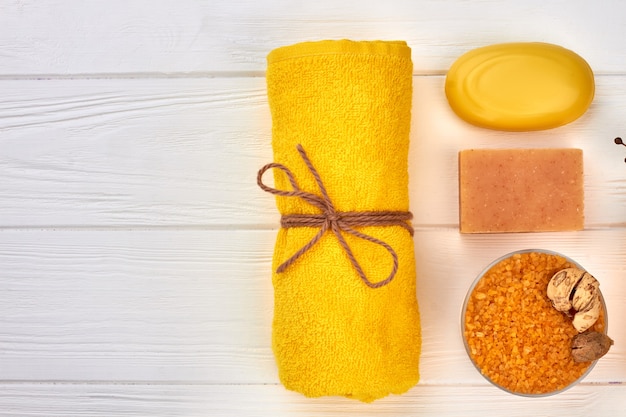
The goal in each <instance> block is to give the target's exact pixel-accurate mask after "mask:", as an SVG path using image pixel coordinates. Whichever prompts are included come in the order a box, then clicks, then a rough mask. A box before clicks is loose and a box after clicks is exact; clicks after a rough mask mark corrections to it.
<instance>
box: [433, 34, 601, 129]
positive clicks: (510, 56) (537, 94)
mask: <svg viewBox="0 0 626 417" xmlns="http://www.w3.org/2000/svg"><path fill="white" fill-rule="evenodd" d="M445 92H446V97H447V99H448V102H449V103H450V107H452V109H453V110H454V112H455V113H456V114H457V115H458V116H459V117H461V118H462V119H464V120H465V121H467V122H469V123H472V124H474V125H476V126H480V127H485V128H489V129H497V130H507V131H529V130H542V129H550V128H555V127H558V126H562V125H564V124H567V123H570V122H572V121H574V120H576V119H577V118H579V117H580V116H581V115H582V114H584V113H585V112H586V111H587V109H588V108H589V106H590V104H591V102H592V101H593V97H594V93H595V82H594V77H593V71H592V70H591V67H590V66H589V64H588V63H587V62H586V61H585V60H584V59H583V58H581V57H580V56H579V55H577V54H576V53H574V52H572V51H570V50H568V49H565V48H563V47H560V46H557V45H552V44H548V43H539V42H527V43H525V42H520V43H503V44H496V45H490V46H486V47H482V48H477V49H474V50H472V51H470V52H468V53H466V54H464V55H462V56H461V57H460V58H459V59H458V60H457V61H456V62H454V64H453V65H452V66H451V67H450V70H449V71H448V74H447V76H446V84H445Z"/></svg>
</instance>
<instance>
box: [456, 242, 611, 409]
mask: <svg viewBox="0 0 626 417" xmlns="http://www.w3.org/2000/svg"><path fill="white" fill-rule="evenodd" d="M568 267H576V268H579V269H582V270H584V268H583V267H582V266H581V265H580V264H578V263H577V262H576V261H574V260H573V259H571V258H569V257H567V256H565V255H562V254H560V253H557V252H553V251H549V250H544V249H524V250H519V251H515V252H511V253H508V254H506V255H504V256H502V257H500V258H498V259H496V260H494V261H493V262H491V263H490V264H489V265H488V266H487V267H486V268H485V269H484V270H483V271H482V272H481V273H480V274H479V275H478V277H477V278H476V279H475V280H474V282H473V283H472V285H471V286H470V288H469V290H468V292H467V295H466V297H465V301H464V303H463V310H462V313H461V336H462V338H463V343H464V345H465V349H466V351H467V354H468V356H469V358H470V360H471V361H472V363H473V364H474V366H475V367H476V369H477V370H478V372H480V373H481V375H483V377H485V378H486V379H487V380H488V381H489V382H490V383H492V384H493V385H495V386H496V387H498V388H500V389H502V390H504V391H506V392H509V393H511V394H516V395H521V396H527V397H543V396H548V395H554V394H557V393H559V392H562V391H565V390H567V389H569V388H571V387H573V386H574V385H576V384H577V383H579V382H580V381H581V380H583V379H584V378H585V377H586V376H587V375H588V374H589V372H591V370H592V369H593V367H594V366H595V364H596V362H597V360H596V361H593V362H584V363H575V362H574V361H573V359H572V358H571V353H570V352H571V338H572V337H573V336H574V335H575V334H577V333H578V332H577V331H576V329H575V328H574V326H573V325H572V323H571V318H568V317H567V316H566V315H565V314H563V313H561V312H559V311H557V310H556V309H554V308H553V307H552V304H551V302H550V300H549V299H548V297H547V295H546V289H547V284H548V282H549V280H550V278H551V277H552V275H554V273H556V272H557V271H559V270H561V269H564V268H568ZM592 275H593V274H592ZM474 293H475V294H474ZM600 300H601V305H602V310H601V314H600V318H599V319H598V321H597V322H596V323H595V324H594V325H593V326H592V327H591V329H590V330H596V331H599V332H602V333H606V329H607V310H606V305H605V303H604V298H603V297H602V294H601V293H600ZM468 309H469V310H468Z"/></svg>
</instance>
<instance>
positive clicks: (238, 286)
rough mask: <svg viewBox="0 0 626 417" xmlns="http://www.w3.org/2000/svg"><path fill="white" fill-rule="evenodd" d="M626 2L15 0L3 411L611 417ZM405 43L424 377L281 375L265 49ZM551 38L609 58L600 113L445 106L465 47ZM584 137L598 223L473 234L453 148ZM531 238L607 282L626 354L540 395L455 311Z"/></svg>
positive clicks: (621, 311) (618, 389) (7, 84)
mask: <svg viewBox="0 0 626 417" xmlns="http://www.w3.org/2000/svg"><path fill="white" fill-rule="evenodd" d="M625 19H626V3H623V2H622V1H620V0H603V1H592V0H588V1H583V0H556V1H546V0H527V1H495V0H480V1H479V0H473V1H469V0H420V1H409V0H386V1H381V2H380V3H377V2H368V1H360V0H358V1H357V0H350V1H341V0H318V1H314V2H299V1H289V0H271V1H270V0H266V1H261V0H248V1H233V0H205V1H191V0H171V1H169V0H158V1H149V0H129V1H127V0H124V1H122V0H108V1H84V2H80V1H73V2H69V1H61V0H48V1H34V0H32V1H18V0H15V1H8V0H1V1H0V92H1V94H0V416H11V417H21V416H46V417H50V416H184V417H190V416H273V417H274V416H331V415H333V416H334V415H352V416H369V415H372V416H374V415H376V416H378V415H384V416H415V415H439V416H461V415H463V416H500V415H504V414H505V413H506V415H508V416H512V417H514V416H528V415H535V416H548V415H554V416H557V415H559V416H560V415H567V416H568V417H574V416H585V417H589V416H616V415H622V414H623V413H625V412H626V385H625V384H626V327H625V326H626V323H624V320H625V317H626V204H625V203H626V164H625V163H624V158H625V157H626V148H624V147H621V146H617V145H615V144H614V143H613V138H614V137H616V136H619V135H624V136H626V41H625V39H626V20H625ZM342 38H349V39H354V40H370V39H385V40H392V39H393V40H406V41H407V42H408V43H409V45H410V47H411V48H412V51H413V62H414V65H415V74H414V75H415V76H414V88H415V93H414V105H413V123H412V132H411V140H412V142H411V150H410V175H411V184H410V195H411V208H412V211H413V213H414V214H415V227H416V230H417V233H416V236H415V249H416V256H417V265H418V299H419V302H420V308H421V313H422V325H423V355H422V360H421V374H422V379H421V381H420V383H419V385H417V386H416V387H415V388H413V389H412V390H411V391H410V392H408V393H407V394H405V395H402V396H391V397H387V398H385V399H383V400H380V401H377V402H375V403H373V404H369V405H368V404H361V403H358V402H356V401H352V400H347V399H343V398H321V399H307V398H304V397H302V396H301V395H299V394H297V393H293V392H289V391H287V390H285V389H284V388H283V386H282V385H280V383H279V381H278V377H277V372H276V366H275V364H274V359H273V356H272V352H271V348H270V335H271V333H270V332H271V320H272V303H273V293H272V287H271V282H270V261H271V255H272V250H273V244H274V239H275V235H276V232H277V226H278V215H277V212H276V209H275V207H274V199H273V198H272V197H271V196H269V195H267V194H265V193H263V192H262V191H261V190H259V189H258V188H257V186H256V184H255V176H256V172H257V170H258V169H259V168H260V167H261V166H262V165H264V164H265V163H267V162H270V161H271V159H272V153H271V148H270V139H271V120H270V114H269V109H268V105H267V98H266V88H265V78H264V74H265V69H266V62H265V57H266V55H267V53H268V52H269V51H270V50H272V49H273V48H275V47H279V46H283V45H287V44H292V43H295V42H299V41H305V40H319V39H342ZM508 41H543V42H550V43H556V44H559V45H562V46H564V47H567V48H570V49H572V50H574V51H575V52H577V53H578V54H580V55H581V56H583V57H584V58H585V59H586V60H587V61H588V62H589V64H590V65H591V66H592V68H593V69H594V71H595V74H596V84H597V92H596V98H595V101H594V103H593V104H592V106H591V108H590V110H589V111H588V112H587V113H586V114H585V115H584V116H583V117H582V118H580V119H579V120H577V121H576V122H574V123H572V124H570V125H567V126H564V127H561V128H558V129H554V130H549V131H542V132H536V133H503V132H495V131H487V130H484V129H479V128H475V127H472V126H470V125H468V124H466V123H464V122H463V121H461V120H460V119H458V118H457V117H456V116H455V115H454V114H453V113H452V112H451V110H450V109H449V107H448V105H447V102H446V100H445V96H444V93H443V85H444V80H445V74H446V71H447V68H449V66H450V65H451V64H452V63H453V62H454V60H455V59H456V58H458V57H459V56H460V55H461V54H463V53H464V52H466V51H468V50H470V49H473V48H476V47H479V46H484V45H489V44H493V43H500V42H508ZM552 146H563V147H580V148H582V149H583V151H584V158H585V169H586V172H585V193H586V201H585V203H586V214H587V218H586V228H585V230H584V231H583V232H577V233H539V234H510V235H498V236H461V235H460V234H459V232H458V219H457V217H458V208H457V205H458V198H457V193H458V188H457V167H456V155H457V152H458V151H459V150H461V149H465V148H471V147H552ZM523 248H545V249H551V250H555V251H559V252H562V253H565V254H567V255H569V256H571V257H573V258H575V259H576V260H577V261H578V262H580V263H581V264H582V265H584V266H585V267H586V268H587V269H588V270H589V271H591V272H592V273H593V274H594V275H595V276H596V277H597V278H598V279H599V280H600V281H601V288H602V290H603V293H604V295H605V298H606V302H607V305H608V312H609V334H610V335H611V336H612V337H613V339H614V340H615V346H614V347H613V349H612V350H611V352H610V353H609V354H608V355H607V356H606V357H605V358H603V359H602V360H601V361H600V362H599V363H598V365H597V366H596V368H595V369H594V370H593V372H592V373H591V374H590V375H589V376H588V377H587V378H586V379H585V380H584V382H583V383H582V384H580V385H579V386H577V387H575V388H573V389H571V390H568V391H566V392H564V393H562V394H559V395H556V396H553V397H548V398H541V399H529V398H523V397H518V396H513V395H509V394H506V393H504V392H502V391H500V390H498V389H496V388H494V387H492V386H490V385H489V384H488V383H487V382H485V380H484V379H483V378H482V377H481V376H480V375H479V374H478V372H477V371H476V370H475V369H474V368H473V366H472V365H471V364H470V362H469V360H468V358H467V355H466V353H465V351H464V348H463V344H462V340H461V336H460V309H461V304H462V302H463V298H464V295H465V292H466V290H467V288H468V287H469V285H470V283H471V282H472V281H473V280H474V278H475V276H476V274H477V273H478V272H479V271H480V270H481V269H482V268H483V267H484V266H485V265H487V264H488V263H489V262H490V261H491V260H492V259H494V258H496V257H498V256H501V255H503V254H505V253H507V252H509V251H512V250H516V249H523Z"/></svg>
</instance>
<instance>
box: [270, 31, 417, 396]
mask: <svg viewBox="0 0 626 417" xmlns="http://www.w3.org/2000/svg"><path fill="white" fill-rule="evenodd" d="M267 59H268V70H267V92H268V98H269V105H270V110H271V114H272V147H273V151H274V161H275V162H274V163H272V164H268V165H266V166H265V167H264V168H263V169H262V170H261V171H260V172H259V176H258V183H259V185H260V186H261V188H263V189H264V190H265V191H269V192H271V193H273V194H275V195H276V196H277V197H276V204H277V207H278V210H279V212H280V213H281V214H282V215H283V216H282V228H281V229H280V230H279V232H278V236H277V240H276V246H275V251H274V258H273V270H274V272H273V276H272V281H273V286H274V321H273V336H272V344H273V350H274V354H275V357H276V362H277V365H278V371H279V376H280V379H281V382H282V383H283V384H284V386H285V387H286V388H288V389H291V390H295V391H298V392H300V393H302V394H304V395H306V396H309V397H319V396H328V395H341V396H346V397H350V398H355V399H358V400H361V401H365V402H370V401H373V400H375V399H377V398H381V397H384V396H386V395H388V394H391V393H393V394H401V393H404V392H406V391H407V390H408V389H410V388H411V387H413V386H414V385H415V384H416V383H417V382H418V380H419V356H420V348H421V335H420V331H421V330H420V321H419V310H418V304H417V296H416V279H415V257H414V247H413V238H412V228H411V226H410V218H411V216H410V213H409V212H408V210H409V198H408V167H407V165H408V163H407V160H408V147H409V129H410V120H411V97H412V69H413V65H412V62H411V50H410V48H409V47H408V46H407V45H406V43H405V42H383V41H374V42H354V41H348V40H341V41H321V42H305V43H300V44H295V45H291V46H286V47H282V48H278V49H275V50H273V51H272V52H271V53H270V54H269V55H268V58H267ZM267 170H272V171H273V173H274V185H273V187H270V186H268V185H266V184H264V182H263V173H264V172H266V171H267Z"/></svg>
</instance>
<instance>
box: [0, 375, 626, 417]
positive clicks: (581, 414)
mask: <svg viewBox="0 0 626 417" xmlns="http://www.w3.org/2000/svg"><path fill="white" fill-rule="evenodd" d="M623 392H624V388H623V386H621V385H588V384H582V385H580V386H578V387H575V388H572V389H571V390H569V391H566V392H564V393H562V394H559V395H558V396H556V397H547V398H523V397H517V396H512V395H509V394H506V393H504V392H503V391H500V390H499V389H497V388H494V387H491V386H487V385H481V386H473V385H470V386H465V385H459V386H443V387H438V386H437V387H435V386H417V387H415V388H413V389H412V390H410V391H409V392H408V393H407V394H404V395H402V396H391V397H387V398H384V399H382V400H379V401H377V402H375V403H373V404H363V403H359V402H356V401H354V400H347V399H344V398H334V397H331V398H320V399H307V398H303V397H302V396H300V395H299V394H296V393H293V392H289V391H287V390H285V389H284V388H283V387H282V386H281V385H275V384H263V385H184V384H182V385H181V384H175V385H174V384H170V385H168V384H153V385H147V384H146V385H144V384H114V385H106V384H32V383H27V384H9V385H7V384H0V416H2V417H49V416H51V415H54V416H66V417H79V416H80V417H83V416H93V417H99V416H102V417H104V416H106V417H109V416H112V415H115V416H128V417H138V416H146V415H150V416H153V415H159V416H167V417H170V416H171V417H174V416H184V417H205V416H231V415H232V416H246V417H273V416H282V415H284V416H306V417H324V416H337V415H341V416H355V417H356V416H359V417H360V416H381V415H383V416H385V417H387V416H389V417H401V416H409V415H410V416H422V415H423V416H432V415H445V416H452V417H484V416H486V415H494V416H503V415H506V416H510V417H527V416H529V415H537V416H547V417H556V416H561V415H567V416H569V417H587V416H590V415H593V416H618V415H621V413H622V412H623V410H624V407H625V406H626V400H625V399H624V396H623Z"/></svg>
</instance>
